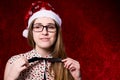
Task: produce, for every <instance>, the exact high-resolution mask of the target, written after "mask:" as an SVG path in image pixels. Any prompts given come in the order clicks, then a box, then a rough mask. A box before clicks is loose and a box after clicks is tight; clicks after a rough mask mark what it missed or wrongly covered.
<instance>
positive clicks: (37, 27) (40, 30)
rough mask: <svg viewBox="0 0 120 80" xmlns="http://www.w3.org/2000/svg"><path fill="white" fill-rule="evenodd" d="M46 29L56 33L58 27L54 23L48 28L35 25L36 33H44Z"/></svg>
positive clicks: (47, 26)
mask: <svg viewBox="0 0 120 80" xmlns="http://www.w3.org/2000/svg"><path fill="white" fill-rule="evenodd" d="M44 28H45V29H46V31H48V32H56V26H55V24H53V23H49V24H48V25H46V26H43V25H42V24H41V23H36V24H33V31H35V32H42V31H43V29H44Z"/></svg>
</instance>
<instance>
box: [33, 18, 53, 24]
mask: <svg viewBox="0 0 120 80" xmlns="http://www.w3.org/2000/svg"><path fill="white" fill-rule="evenodd" d="M35 23H41V24H43V25H46V24H48V23H53V24H55V21H54V20H53V19H51V18H48V17H41V18H37V19H36V20H35V21H34V24H35Z"/></svg>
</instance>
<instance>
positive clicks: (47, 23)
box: [35, 23, 55, 25]
mask: <svg viewBox="0 0 120 80" xmlns="http://www.w3.org/2000/svg"><path fill="white" fill-rule="evenodd" d="M35 24H41V25H42V23H35ZM49 24H51V25H55V24H54V23H47V25H49Z"/></svg>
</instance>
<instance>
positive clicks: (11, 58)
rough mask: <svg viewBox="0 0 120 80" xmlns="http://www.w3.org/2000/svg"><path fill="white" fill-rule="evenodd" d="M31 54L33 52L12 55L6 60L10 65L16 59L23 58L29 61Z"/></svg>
mask: <svg viewBox="0 0 120 80" xmlns="http://www.w3.org/2000/svg"><path fill="white" fill-rule="evenodd" d="M32 52H33V50H31V51H28V52H25V53H20V54H18V55H14V56H12V57H10V58H9V59H8V63H10V64H12V63H13V62H14V61H16V60H17V59H19V58H20V57H22V56H24V57H25V58H26V59H29V58H31V53H32Z"/></svg>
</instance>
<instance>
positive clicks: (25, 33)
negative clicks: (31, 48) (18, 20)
mask: <svg viewBox="0 0 120 80" xmlns="http://www.w3.org/2000/svg"><path fill="white" fill-rule="evenodd" d="M22 35H23V37H25V38H27V37H28V29H25V30H24V31H23V33H22Z"/></svg>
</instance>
